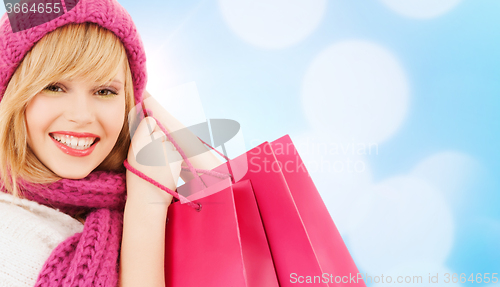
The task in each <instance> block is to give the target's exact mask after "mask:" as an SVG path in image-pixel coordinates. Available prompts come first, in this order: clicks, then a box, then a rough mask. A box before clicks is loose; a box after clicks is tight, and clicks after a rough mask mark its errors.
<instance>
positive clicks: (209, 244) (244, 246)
mask: <svg viewBox="0 0 500 287" xmlns="http://www.w3.org/2000/svg"><path fill="white" fill-rule="evenodd" d="M190 183H191V182H190ZM190 183H187V184H188V185H189V184H190ZM188 199H189V200H194V201H193V202H196V203H197V204H201V210H200V211H197V210H196V209H194V208H193V207H191V206H189V205H187V204H181V202H180V201H178V202H175V203H172V204H171V205H170V207H169V209H168V216H167V227H166V238H165V280H166V284H167V286H188V287H189V286H217V287H219V286H235V287H238V286H245V287H247V286H248V287H261V286H263V287H266V286H269V287H277V286H279V285H278V281H277V278H276V273H275V270H274V265H273V261H272V258H271V253H270V251H269V246H268V244H267V239H266V235H265V232H264V229H263V226H262V220H261V217H260V213H259V210H258V207H257V203H256V200H255V196H254V193H253V189H252V186H251V184H250V181H248V180H243V181H239V182H237V183H235V184H232V183H231V181H230V180H229V179H227V180H222V181H218V182H217V183H216V184H213V185H211V186H209V187H208V188H205V189H203V190H202V191H198V192H197V193H194V194H193V195H192V196H191V197H188Z"/></svg>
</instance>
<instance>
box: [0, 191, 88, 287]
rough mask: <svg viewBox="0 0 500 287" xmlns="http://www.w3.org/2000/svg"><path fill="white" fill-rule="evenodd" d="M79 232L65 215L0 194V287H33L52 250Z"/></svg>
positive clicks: (76, 224) (28, 201)
mask: <svg viewBox="0 0 500 287" xmlns="http://www.w3.org/2000/svg"><path fill="white" fill-rule="evenodd" d="M82 230H83V224H82V223H81V222H79V221H78V220H76V219H74V218H72V217H71V216H69V215H66V214H64V213H62V212H60V211H57V210H55V209H52V208H49V207H46V206H43V205H40V204H38V203H36V202H33V201H30V200H26V199H19V198H14V197H13V196H12V195H10V194H6V193H3V192H0V287H3V286H8V287H17V286H23V287H24V286H34V285H35V282H36V279H37V276H38V273H39V272H40V270H41V269H42V267H43V264H44V263H45V261H46V260H47V258H48V257H49V255H50V253H51V252H52V250H53V249H54V248H55V247H56V246H57V245H58V244H59V243H61V242H62V241H64V240H65V239H66V238H68V237H70V236H72V235H74V234H75V233H77V232H82Z"/></svg>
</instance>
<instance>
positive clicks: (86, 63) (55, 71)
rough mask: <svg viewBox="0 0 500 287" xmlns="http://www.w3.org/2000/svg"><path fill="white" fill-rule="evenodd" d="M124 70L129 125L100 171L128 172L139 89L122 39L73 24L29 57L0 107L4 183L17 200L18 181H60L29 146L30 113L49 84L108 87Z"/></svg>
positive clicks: (0, 166)
mask: <svg viewBox="0 0 500 287" xmlns="http://www.w3.org/2000/svg"><path fill="white" fill-rule="evenodd" d="M121 65H124V67H125V83H124V84H125V105H126V108H125V122H124V125H123V128H122V131H121V133H120V135H119V137H118V140H117V143H116V144H115V146H114V148H113V150H112V151H111V153H110V154H109V155H108V157H107V158H106V159H105V160H104V161H103V162H102V163H101V164H100V165H99V166H98V167H97V168H96V170H124V169H123V161H124V160H125V159H126V156H127V153H128V148H129V146H130V135H129V130H128V113H129V111H130V110H131V109H132V107H133V106H134V89H133V82H132V75H131V71H130V67H129V63H128V59H127V54H126V51H125V48H124V47H123V44H122V43H121V41H120V39H119V38H118V37H117V36H116V35H115V34H113V33H112V32H111V31H109V30H107V29H105V28H103V27H101V26H99V25H97V24H95V23H90V22H86V23H79V24H74V23H73V24H68V25H65V26H62V27H59V28H57V29H56V30H54V31H52V32H50V33H48V34H46V35H45V36H44V37H43V38H42V39H40V41H38V42H37V43H36V44H35V45H34V46H33V48H32V49H31V50H30V51H29V52H28V53H27V54H26V56H25V57H24V59H23V61H22V62H21V63H20V65H19V66H18V68H17V70H16V71H15V73H14V74H13V76H12V78H11V79H10V82H9V84H8V86H7V89H6V90H5V93H4V97H3V99H2V101H1V102H0V123H1V124H0V179H1V180H0V181H1V184H2V185H3V186H4V188H6V189H7V190H8V191H10V192H11V193H12V194H14V195H18V188H17V184H16V181H17V179H18V178H22V179H24V180H27V181H29V182H32V183H42V184H45V183H51V182H54V181H57V180H59V179H61V177H59V176H58V175H57V174H55V173H53V172H52V171H51V170H49V169H48V168H47V167H45V166H44V165H43V163H41V162H40V161H39V160H38V158H37V157H36V156H35V155H34V153H33V152H32V151H31V149H30V148H29V147H28V145H27V130H26V122H25V115H24V114H25V110H26V107H27V105H28V103H29V101H30V100H31V99H32V98H33V97H34V96H35V95H36V94H38V93H39V92H40V91H41V90H42V89H43V88H45V87H46V86H47V85H49V84H52V83H55V82H58V81H61V80H73V79H76V78H80V79H84V80H87V81H92V82H96V83H98V84H99V85H104V84H106V83H108V82H110V81H112V80H113V79H114V78H115V76H116V75H117V74H118V72H119V69H120V68H121V67H122V66H121Z"/></svg>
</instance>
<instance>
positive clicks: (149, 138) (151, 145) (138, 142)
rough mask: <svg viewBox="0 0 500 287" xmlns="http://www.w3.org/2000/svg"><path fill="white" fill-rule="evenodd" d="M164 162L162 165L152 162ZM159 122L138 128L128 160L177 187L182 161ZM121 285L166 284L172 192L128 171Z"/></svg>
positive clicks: (143, 123) (146, 121)
mask: <svg viewBox="0 0 500 287" xmlns="http://www.w3.org/2000/svg"><path fill="white" fill-rule="evenodd" d="M158 159H160V162H161V161H163V162H164V163H165V164H164V165H162V166H154V165H152V164H153V163H155V162H156V163H157V162H158ZM179 159H181V157H180V154H179V153H178V152H177V151H175V149H174V147H173V145H172V143H170V142H169V141H168V140H167V138H166V136H165V134H163V132H162V131H161V130H160V128H159V127H158V125H157V124H156V121H155V120H154V119H153V118H151V117H146V118H144V119H143V120H142V121H141V122H140V123H139V126H138V127H137V129H136V131H135V133H134V135H133V138H132V140H131V145H130V149H129V154H128V158H127V161H128V162H129V164H130V165H131V166H132V167H134V168H135V169H137V170H139V171H140V172H142V173H144V174H145V175H147V176H148V177H150V178H152V179H154V180H155V181H157V182H159V183H161V184H163V185H164V186H166V187H168V188H170V189H171V190H175V187H176V185H177V180H178V178H179V174H180V170H181V163H182V160H179ZM126 179H127V202H126V204H125V211H124V217H123V238H122V246H121V254H120V286H162V287H164V286H165V273H164V272H165V271H164V266H165V258H164V256H165V223H166V217H167V209H168V206H169V205H170V202H171V200H172V195H170V194H168V193H167V192H165V191H163V190H162V189H160V188H158V187H156V186H154V185H153V184H151V183H149V182H148V181H146V180H144V179H142V178H140V177H139V176H137V175H136V174H134V173H132V172H131V171H129V170H127V174H126Z"/></svg>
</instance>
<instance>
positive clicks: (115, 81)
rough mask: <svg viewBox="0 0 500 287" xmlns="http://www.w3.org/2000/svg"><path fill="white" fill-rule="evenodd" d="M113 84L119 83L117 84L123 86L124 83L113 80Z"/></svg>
mask: <svg viewBox="0 0 500 287" xmlns="http://www.w3.org/2000/svg"><path fill="white" fill-rule="evenodd" d="M111 83H117V84H120V85H123V83H122V82H121V81H120V80H113V81H111Z"/></svg>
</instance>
